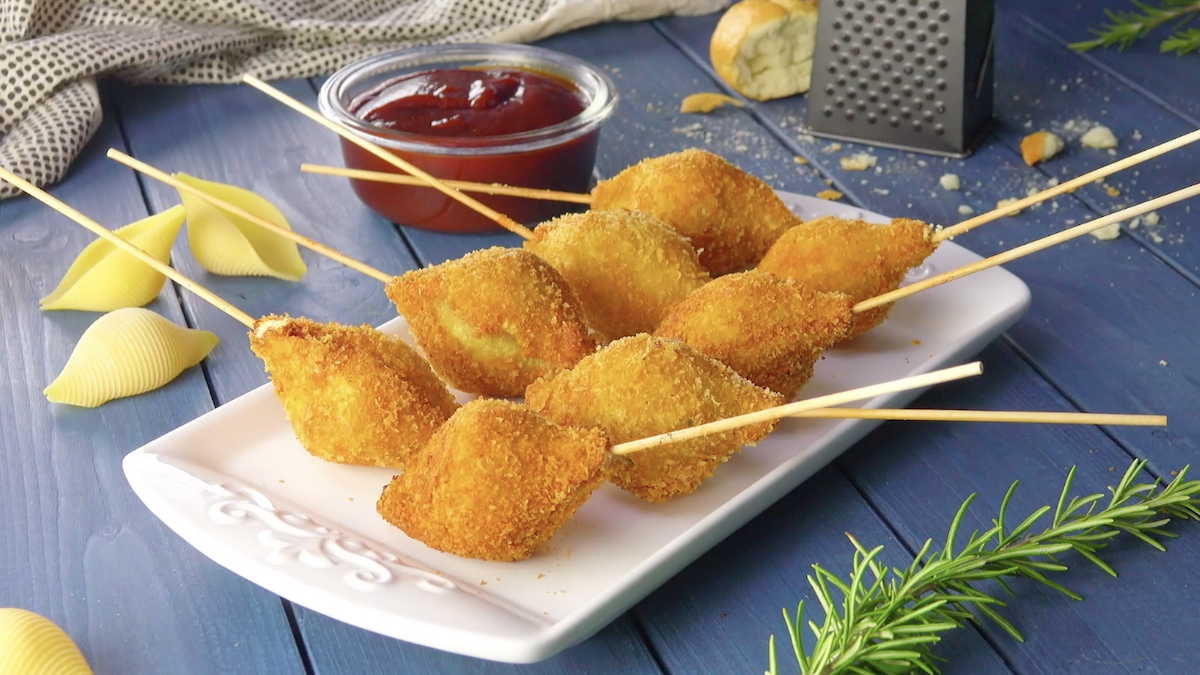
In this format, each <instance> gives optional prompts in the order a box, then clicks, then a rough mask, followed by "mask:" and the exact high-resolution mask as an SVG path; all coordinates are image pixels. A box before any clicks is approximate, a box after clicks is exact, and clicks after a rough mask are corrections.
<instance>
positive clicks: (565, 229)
mask: <svg viewBox="0 0 1200 675" xmlns="http://www.w3.org/2000/svg"><path fill="white" fill-rule="evenodd" d="M525 248H526V249H528V250H530V251H533V252H534V253H536V254H537V255H538V257H540V258H542V259H543V260H545V261H546V262H548V263H550V265H551V266H553V267H554V269H556V270H558V271H559V273H560V274H562V275H563V277H564V278H566V280H567V283H569V284H570V285H571V289H572V290H574V291H575V293H576V295H578V297H579V301H580V302H581V303H582V306H583V314H584V319H585V320H586V321H587V324H588V326H591V328H592V330H594V331H596V332H597V333H599V334H600V335H601V336H602V337H603V338H604V339H605V340H615V339H617V338H622V337H626V336H629V335H635V334H637V333H649V332H651V331H653V330H654V329H655V327H657V326H658V322H659V321H661V320H662V318H663V315H664V314H665V313H666V311H667V309H668V308H670V307H671V306H672V305H674V304H675V303H677V302H679V301H680V300H683V299H684V298H686V297H687V296H688V294H689V293H691V292H692V291H694V290H696V289H697V288H700V287H701V286H703V285H704V284H706V283H708V281H709V280H710V277H709V275H708V272H707V271H705V269H704V268H703V267H701V266H700V261H699V259H698V258H697V256H696V250H695V249H694V248H692V245H691V244H689V243H688V241H687V239H684V238H683V236H682V235H680V234H679V233H678V232H676V231H675V230H673V229H671V227H670V226H669V225H667V224H665V223H663V222H662V221H661V220H659V219H658V218H655V217H654V216H652V215H650V214H648V213H641V212H637V211H587V212H585V213H572V214H568V215H565V216H561V217H559V218H556V219H554V220H551V221H548V222H545V223H542V224H541V225H538V226H537V228H536V229H535V230H534V231H533V239H531V240H529V241H526V242H525Z"/></svg>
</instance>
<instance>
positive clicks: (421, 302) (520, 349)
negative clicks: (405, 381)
mask: <svg viewBox="0 0 1200 675" xmlns="http://www.w3.org/2000/svg"><path fill="white" fill-rule="evenodd" d="M386 291H387V295H388V297H389V298H391V300H392V302H394V303H395V304H396V307H397V308H398V309H399V311H400V314H401V315H402V316H404V318H406V319H407V320H408V324H409V330H410V331H412V334H413V337H415V338H416V341H417V344H418V345H419V346H420V347H421V350H422V351H424V352H425V357H426V358H428V359H429V362H430V364H432V365H433V369H434V370H435V371H437V373H438V374H439V375H441V376H442V378H443V379H444V380H446V381H447V382H449V383H450V385H451V386H453V387H455V388H457V389H460V390H462V391H465V392H468V393H472V394H479V395H482V396H498V397H511V396H520V395H521V393H522V392H523V391H525V387H526V386H528V385H529V383H530V382H533V381H534V380H536V379H537V378H539V377H541V376H542V375H546V374H549V373H553V372H555V371H557V370H560V369H562V368H570V367H571V366H573V365H575V363H576V362H577V361H579V359H581V358H583V357H584V356H586V355H588V354H590V353H592V352H593V351H595V350H596V341H595V339H594V338H592V337H591V335H590V334H589V332H588V329H587V326H586V325H585V324H584V322H583V313H582V311H581V310H580V305H579V300H578V299H577V298H576V296H575V293H574V291H572V290H571V287H570V286H569V285H568V284H567V282H566V280H565V279H563V277H562V275H561V274H559V273H558V272H556V271H555V270H554V268H553V267H551V266H550V264H549V263H547V262H545V261H544V260H542V259H541V258H538V257H537V256H536V255H534V254H533V253H530V252H529V251H526V250H523V249H519V248H517V249H511V248H500V247H494V248H490V249H487V250H483V251H475V252H473V253H469V254H467V255H466V256H463V257H462V258H459V259H457V260H450V261H448V262H444V263H442V264H440V265H434V266H433V267H426V268H425V269H420V270H414V271H412V272H408V273H406V274H404V275H402V276H399V277H395V278H393V279H392V280H391V281H390V282H388V284H387V287H386Z"/></svg>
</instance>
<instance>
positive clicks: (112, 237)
mask: <svg viewBox="0 0 1200 675" xmlns="http://www.w3.org/2000/svg"><path fill="white" fill-rule="evenodd" d="M0 178H3V179H4V180H6V181H8V182H10V183H12V184H13V185H15V186H17V187H19V188H21V190H23V191H24V192H25V193H26V194H28V195H29V196H31V197H33V198H34V199H36V200H38V201H40V202H42V203H43V204H45V205H46V206H49V207H50V208H52V209H54V210H55V211H58V212H59V213H61V214H63V215H64V216H66V217H67V218H70V219H71V220H73V221H75V222H76V223H79V224H80V225H82V226H84V227H86V228H87V229H89V230H91V231H92V232H93V233H94V234H96V235H97V236H99V237H102V238H104V239H107V240H108V241H110V242H112V244H113V245H114V246H116V247H117V248H119V249H121V250H122V251H125V252H126V253H128V254H129V255H131V256H133V257H135V258H137V259H138V260H140V261H142V262H144V263H146V264H147V265H149V266H150V267H153V268H154V269H155V270H157V271H159V272H162V273H163V274H165V275H166V276H167V277H168V278H170V279H172V280H173V281H175V283H177V284H179V285H180V286H183V287H184V288H186V289H188V290H189V291H191V292H193V293H195V294H196V295H199V296H200V297H202V298H204V299H205V300H207V301H209V302H211V303H212V304H213V306H214V307H216V308H217V309H219V310H221V311H223V312H225V313H226V314H228V315H229V316H231V317H233V318H235V319H237V320H238V321H241V322H242V323H243V324H245V325H246V327H247V328H253V327H254V319H252V318H251V317H250V315H249V314H247V313H245V312H243V311H242V310H240V309H238V308H237V307H234V306H233V305H231V304H229V303H228V302H226V301H225V299H223V298H221V297H220V296H218V295H217V294H216V293H213V292H212V291H210V290H208V289H207V288H205V287H203V286H201V285H200V284H198V283H196V282H194V281H192V280H191V279H189V278H187V277H185V276H183V275H182V274H180V273H179V272H178V271H177V270H175V268H173V267H171V266H170V265H164V264H163V263H161V262H159V261H158V259H157V258H155V257H154V256H152V255H150V254H149V253H146V252H145V251H143V250H142V249H140V248H138V247H137V246H134V245H133V244H131V243H129V242H128V241H125V240H124V239H122V238H121V237H120V235H118V234H116V233H115V232H112V231H111V230H109V229H108V228H106V227H104V226H103V225H101V224H100V223H97V222H96V221H94V220H92V219H91V218H88V217H87V216H85V215H83V214H82V213H80V212H79V211H76V210H75V209H74V208H72V207H71V206H69V205H67V204H66V203H65V202H63V201H61V200H59V199H58V198H56V197H54V196H52V195H51V194H50V193H48V192H46V191H45V190H42V189H41V188H39V187H37V186H36V185H34V184H32V183H30V182H29V181H27V180H25V179H24V178H21V177H20V176H18V175H16V174H14V173H13V172H11V171H9V170H8V169H6V168H4V167H0Z"/></svg>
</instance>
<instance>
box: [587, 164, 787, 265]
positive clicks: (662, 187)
mask: <svg viewBox="0 0 1200 675" xmlns="http://www.w3.org/2000/svg"><path fill="white" fill-rule="evenodd" d="M592 208H593V209H595V210H597V211H608V210H613V209H627V210H630V211H643V212H645V213H649V214H651V215H653V216H655V217H657V218H658V219H660V220H662V221H663V222H665V223H666V224H668V225H670V226H671V227H673V228H675V230H676V231H677V232H679V234H681V235H683V236H684V237H686V238H687V239H688V241H690V242H691V243H692V246H693V247H695V248H696V251H697V252H698V253H699V254H700V264H701V265H703V266H704V268H705V269H706V270H708V272H709V273H710V274H712V275H713V276H720V275H722V274H728V273H730V272H740V271H742V270H744V269H746V268H748V267H753V266H754V265H755V264H756V263H757V262H758V261H759V259H761V258H762V256H763V254H765V253H766V252H767V249H769V248H771V244H773V243H775V240H776V239H778V238H779V236H780V235H781V234H783V233H784V232H785V231H786V230H787V229H788V228H790V227H792V226H793V225H795V224H796V223H798V222H800V221H799V219H798V218H796V216H794V215H792V212H791V211H790V210H788V207H787V206H786V205H785V204H784V203H783V202H782V201H780V199H779V197H778V195H776V194H775V191H774V190H772V189H771V188H770V186H768V185H767V184H766V183H764V182H762V181H761V180H759V179H758V178H756V177H754V176H752V175H750V174H748V173H746V172H745V171H742V170H741V169H739V168H737V167H736V166H734V165H732V164H730V163H729V162H728V161H726V160H725V159H723V158H721V157H719V156H717V155H714V154H713V153H711V152H707V151H704V150H699V149H696V148H691V149H688V150H684V151H682V152H676V153H672V154H669V155H663V156H661V157H652V158H650V159H646V160H643V161H642V162H640V163H638V164H637V165H635V166H632V167H630V168H628V169H625V170H624V171H622V172H621V173H619V174H617V175H616V176H614V177H613V178H611V179H609V180H605V181H600V183H599V184H597V185H596V189H595V190H594V191H593V193H592Z"/></svg>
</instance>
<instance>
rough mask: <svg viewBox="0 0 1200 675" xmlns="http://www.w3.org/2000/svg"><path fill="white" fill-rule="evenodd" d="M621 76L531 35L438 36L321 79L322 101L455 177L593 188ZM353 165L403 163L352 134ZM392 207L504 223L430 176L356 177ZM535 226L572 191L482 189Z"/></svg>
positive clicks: (456, 227) (362, 194) (394, 213)
mask: <svg viewBox="0 0 1200 675" xmlns="http://www.w3.org/2000/svg"><path fill="white" fill-rule="evenodd" d="M616 103H617V95H616V91H615V88H614V87H613V85H612V82H611V81H610V80H609V79H608V77H607V76H605V75H604V74H603V73H601V72H600V71H599V70H597V69H596V68H595V67H593V66H591V65H589V64H587V63H586V62H584V61H581V60H579V59H576V58H574V57H571V56H567V55H565V54H560V53H558V52H554V51H551V50H548V49H542V48H538V47H529V46H525V45H438V46H431V47H418V48H415V49H408V50H404V51H400V52H393V53H390V54H383V55H380V56H375V57H371V58H368V59H364V60H362V61H359V62H357V63H354V64H351V65H349V66H347V67H345V68H343V69H342V70H340V71H338V72H337V73H335V74H334V75H333V77H331V78H330V79H329V80H328V81H327V82H326V83H325V85H324V86H323V87H322V88H321V93H320V108H321V112H322V113H323V114H324V115H325V116H326V117H328V118H330V119H332V120H334V121H337V122H340V123H342V124H345V125H346V126H348V127H350V128H351V129H353V130H354V131H355V132H357V133H358V134H359V135H361V136H363V137H364V138H366V139H367V140H369V141H371V142H373V143H375V144H377V145H380V146H382V147H384V148H385V149H388V150H390V151H391V152H393V153H395V154H396V155H398V156H400V157H402V158H404V159H406V160H408V161H409V162H411V163H413V164H414V165H416V166H417V167H419V168H421V169H423V170H425V171H427V172H429V173H430V174H432V175H434V176H436V177H438V178H444V179H448V180H465V181H475V182H480V183H504V184H507V185H517V186H521V187H531V188H544V189H550V190H562V191H567V192H587V191H588V188H589V186H590V182H591V175H592V168H593V166H594V165H595V160H596V147H597V144H598V142H599V138H600V126H601V124H602V123H603V122H604V120H605V119H607V118H608V117H609V116H610V115H611V114H612V112H613V110H614V108H615V107H616ZM342 153H343V157H344V160H345V164H346V166H347V167H350V168H354V169H366V170H370V171H387V172H392V173H403V172H401V171H400V170H398V169H396V168H395V167H393V166H392V165H390V164H388V163H386V162H384V161H383V160H380V159H379V158H377V157H375V156H373V155H371V154H370V153H368V152H366V151H364V150H362V149H361V148H359V147H357V146H355V145H354V144H352V143H349V142H347V141H342ZM351 185H352V186H353V188H354V192H355V194H357V195H358V197H359V198H360V199H362V201H363V202H364V203H365V204H366V205H367V206H368V207H370V208H371V209H373V210H375V211H376V212H378V213H379V214H380V215H382V216H384V217H385V218H387V219H389V220H391V221H393V222H396V223H399V224H402V225H410V226H413V227H419V228H423V229H428V230H439V231H443V232H483V231H488V230H495V229H498V228H499V226H498V225H496V224H495V223H493V222H492V221H491V220H489V219H488V218H486V217H484V216H481V215H479V214H477V213H475V212H474V211H472V210H471V209H469V208H467V207H466V206H463V205H462V204H460V203H458V202H457V201H455V200H453V199H452V198H450V197H447V196H446V195H444V194H442V193H441V192H438V191H437V190H434V189H432V188H429V187H424V186H405V185H393V184H390V183H380V182H376V181H366V180H355V179H351ZM472 196H473V197H474V198H476V199H478V200H479V201H481V202H483V203H485V204H487V205H488V206H490V207H492V208H494V209H496V210H497V211H499V212H500V213H503V214H505V215H508V216H509V217H511V218H513V219H514V220H516V221H518V222H522V223H525V224H526V225H535V224H537V223H539V222H541V221H544V220H547V219H549V218H552V217H554V216H556V215H559V214H561V213H564V212H566V211H568V210H571V209H572V208H578V206H572V205H570V204H565V203H562V202H551V201H541V200H534V199H526V198H521V197H503V196H494V195H486V194H481V193H474V194H472Z"/></svg>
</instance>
